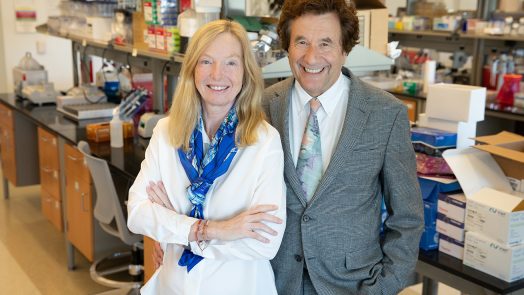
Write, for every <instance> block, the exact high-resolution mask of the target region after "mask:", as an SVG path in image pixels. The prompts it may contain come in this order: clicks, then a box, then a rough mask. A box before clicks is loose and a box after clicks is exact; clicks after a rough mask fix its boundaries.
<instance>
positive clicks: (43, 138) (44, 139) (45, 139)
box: [41, 136, 49, 142]
mask: <svg viewBox="0 0 524 295" xmlns="http://www.w3.org/2000/svg"><path fill="white" fill-rule="evenodd" d="M41 138H42V141H43V142H48V141H49V139H47V137H45V136H42V137H41Z"/></svg>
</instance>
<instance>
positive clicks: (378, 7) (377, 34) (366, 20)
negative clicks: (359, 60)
mask: <svg viewBox="0 0 524 295" xmlns="http://www.w3.org/2000/svg"><path fill="white" fill-rule="evenodd" d="M354 2H355V4H356V7H357V16H358V20H359V35H360V36H359V37H360V38H359V41H360V44H361V45H363V46H364V47H367V48H369V49H372V50H375V51H377V52H380V53H382V54H384V55H385V54H386V53H387V43H388V10H387V8H386V7H385V6H384V4H383V3H382V2H380V1H377V0H355V1H354Z"/></svg>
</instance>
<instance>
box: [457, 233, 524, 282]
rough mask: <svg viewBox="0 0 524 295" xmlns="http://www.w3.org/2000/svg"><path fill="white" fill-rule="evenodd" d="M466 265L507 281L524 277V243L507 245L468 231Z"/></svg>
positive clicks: (465, 249)
mask: <svg viewBox="0 0 524 295" xmlns="http://www.w3.org/2000/svg"><path fill="white" fill-rule="evenodd" d="M463 263H464V265H467V266H469V267H473V268H475V269H478V270H480V271H483V272H486V273H488V274H490V275H492V276H494V277H497V278H499V279H502V280H504V281H507V282H513V281H516V280H519V279H522V278H524V244H519V245H515V246H507V245H503V244H500V243H498V242H497V241H495V240H492V239H490V238H488V237H486V236H484V235H482V234H480V233H476V232H472V231H468V232H467V233H466V242H465V244H464V260H463Z"/></svg>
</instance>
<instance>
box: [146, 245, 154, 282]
mask: <svg viewBox="0 0 524 295" xmlns="http://www.w3.org/2000/svg"><path fill="white" fill-rule="evenodd" d="M153 243H155V240H153V239H151V238H150V237H146V236H144V284H145V283H146V282H147V281H148V280H149V279H150V278H151V276H152V275H153V274H154V273H155V271H156V269H154V265H153V256H152V255H153Z"/></svg>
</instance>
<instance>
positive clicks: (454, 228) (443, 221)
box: [437, 213, 464, 242]
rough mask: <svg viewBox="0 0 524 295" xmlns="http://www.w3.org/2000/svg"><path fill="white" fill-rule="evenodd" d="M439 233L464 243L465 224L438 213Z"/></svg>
mask: <svg viewBox="0 0 524 295" xmlns="http://www.w3.org/2000/svg"><path fill="white" fill-rule="evenodd" d="M437 231H438V232H439V233H441V234H443V235H446V236H448V237H450V238H453V239H455V240H457V241H459V242H463V241H464V223H462V222H458V221H456V220H453V219H451V218H449V217H446V215H444V214H441V213H437Z"/></svg>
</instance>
